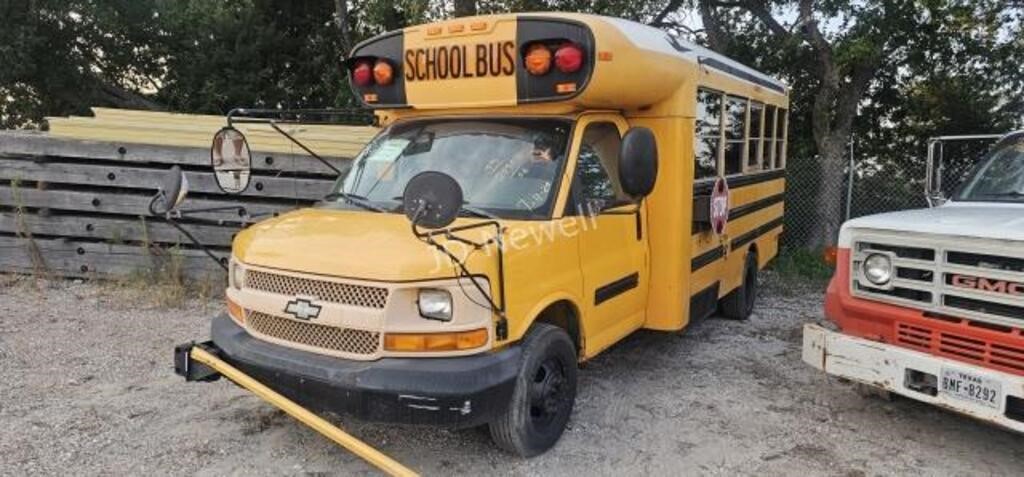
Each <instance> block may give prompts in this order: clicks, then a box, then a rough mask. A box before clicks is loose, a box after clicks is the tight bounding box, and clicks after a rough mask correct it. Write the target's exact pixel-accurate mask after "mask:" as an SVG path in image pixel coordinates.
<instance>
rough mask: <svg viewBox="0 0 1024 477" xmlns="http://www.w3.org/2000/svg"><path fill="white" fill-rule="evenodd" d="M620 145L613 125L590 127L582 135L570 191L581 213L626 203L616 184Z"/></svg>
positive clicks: (627, 200)
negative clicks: (574, 178) (574, 195)
mask: <svg viewBox="0 0 1024 477" xmlns="http://www.w3.org/2000/svg"><path fill="white" fill-rule="evenodd" d="M621 145H622V138H621V137H620V136H619V128H617V127H616V126H615V124H613V123H591V124H590V125H588V126H587V129H586V130H585V131H584V132H583V139H582V141H581V142H580V153H579V159H578V161H577V163H576V180H575V181H574V187H573V188H574V189H575V190H576V198H577V202H576V204H577V207H578V208H580V207H582V210H581V211H580V212H581V213H586V212H589V213H596V212H599V211H601V210H603V209H607V208H609V207H615V206H618V205H623V204H627V203H629V197H628V196H626V193H625V192H623V190H622V186H621V184H619V181H618V177H619V174H618V172H619V148H620V147H621Z"/></svg>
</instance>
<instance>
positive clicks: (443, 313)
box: [416, 288, 452, 321]
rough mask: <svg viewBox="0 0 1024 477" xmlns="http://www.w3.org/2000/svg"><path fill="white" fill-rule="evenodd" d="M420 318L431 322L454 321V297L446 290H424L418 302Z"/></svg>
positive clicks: (421, 291)
mask: <svg viewBox="0 0 1024 477" xmlns="http://www.w3.org/2000/svg"><path fill="white" fill-rule="evenodd" d="M416 303H417V305H419V307H420V316H422V317H424V318H429V319H431V320H440V321H452V295H451V294H450V293H448V292H447V291H445V290H436V289H430V288H424V289H422V290H420V297H419V299H418V300H417V301H416Z"/></svg>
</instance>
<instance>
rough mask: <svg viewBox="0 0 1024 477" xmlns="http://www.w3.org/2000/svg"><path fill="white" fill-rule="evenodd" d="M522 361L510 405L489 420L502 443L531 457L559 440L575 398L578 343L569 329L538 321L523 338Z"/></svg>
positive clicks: (502, 446) (508, 448) (495, 439)
mask: <svg viewBox="0 0 1024 477" xmlns="http://www.w3.org/2000/svg"><path fill="white" fill-rule="evenodd" d="M522 347H523V360H522V364H521V365H520V368H519V374H518V375H517V376H516V385H515V390H514V391H513V392H512V399H511V400H510V402H509V406H508V409H506V410H505V412H504V413H503V414H502V415H501V416H499V417H498V418H497V419H496V420H495V421H494V422H492V423H490V426H489V427H490V431H491V439H492V440H494V443H495V444H497V445H498V447H500V448H502V449H504V450H505V451H508V452H511V453H513V454H516V455H519V456H522V457H533V456H535V455H539V454H542V453H544V452H545V451H547V450H548V449H550V448H551V447H552V446H554V445H555V443H556V442H558V439H559V438H560V437H561V436H562V432H564V431H565V426H566V424H567V423H568V422H569V416H570V415H572V409H573V405H574V404H575V402H576V374H577V367H576V347H575V346H574V345H573V343H572V339H571V338H569V335H568V333H566V332H565V330H563V329H561V328H559V327H557V326H554V325H549V324H547V323H537V324H535V325H533V328H532V329H531V330H530V331H529V332H528V334H527V335H526V338H524V339H523V344H522Z"/></svg>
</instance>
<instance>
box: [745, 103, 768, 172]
mask: <svg viewBox="0 0 1024 477" xmlns="http://www.w3.org/2000/svg"><path fill="white" fill-rule="evenodd" d="M763 113H764V104H763V103H758V102H756V101H751V102H750V135H749V137H750V140H749V144H750V147H749V148H747V171H756V170H758V169H760V168H761V136H762V135H763V134H764V128H762V127H761V126H762V125H763V124H764V116H763Z"/></svg>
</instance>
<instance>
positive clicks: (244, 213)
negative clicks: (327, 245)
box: [0, 108, 376, 277]
mask: <svg viewBox="0 0 1024 477" xmlns="http://www.w3.org/2000/svg"><path fill="white" fill-rule="evenodd" d="M93 113H94V114H95V117H92V118H85V117H69V118H49V124H50V131H49V132H47V133H39V132H24V131H0V272H16V273H47V274H52V275H60V276H86V277H91V276H119V275H126V274H132V273H137V272H139V271H145V270H154V269H162V268H167V266H168V263H169V262H174V266H175V267H180V269H181V270H182V271H183V272H184V274H186V275H189V276H193V277H198V276H207V275H209V274H219V273H221V270H220V268H219V267H218V266H217V264H216V263H214V262H213V261H212V260H210V259H209V258H208V257H206V256H205V253H204V252H203V251H202V250H201V249H200V248H198V247H195V246H194V245H192V243H191V242H190V241H189V240H188V239H187V238H185V237H183V236H182V235H181V234H180V233H179V232H178V231H177V230H176V229H175V228H174V227H172V226H171V225H169V224H167V223H166V222H164V220H163V219H162V218H161V217H151V216H150V214H149V211H148V205H149V201H150V199H151V198H152V196H153V194H154V193H155V192H156V189H157V187H158V184H159V183H160V182H161V180H162V179H163V178H164V177H165V174H166V172H167V170H168V169H170V168H171V167H172V166H173V165H178V166H180V167H181V168H182V169H183V170H184V171H185V174H186V176H187V178H188V182H189V190H190V194H189V198H188V199H186V201H185V203H184V204H183V206H182V209H183V210H188V209H195V208H206V207H223V206H239V207H240V208H241V210H228V211H220V212H215V213H207V214H202V215H201V216H196V217H189V218H183V219H180V220H179V222H181V223H182V224H183V225H185V227H186V228H187V229H188V230H189V231H190V232H191V233H192V234H193V235H195V236H196V238H198V239H199V241H200V242H202V243H203V244H204V245H205V246H207V247H209V248H210V249H211V250H213V251H214V253H215V254H217V255H218V256H221V257H226V256H227V255H228V251H229V250H230V245H231V240H232V238H233V237H234V235H235V234H236V233H237V232H238V231H239V230H241V229H242V228H243V227H245V226H247V225H249V224H251V223H253V222H255V221H258V220H261V219H263V218H268V217H272V216H274V215H277V214H280V213H282V212H286V211H288V210H291V209H294V208H297V207H303V206H307V205H310V204H312V203H313V202H315V201H316V200H317V199H318V198H320V197H322V196H323V195H324V194H326V193H327V192H328V191H329V190H330V188H331V185H332V184H333V182H334V180H335V174H334V172H333V171H332V170H331V169H330V168H329V167H327V166H325V165H324V164H322V163H320V162H319V161H317V160H316V159H314V158H312V157H310V156H308V155H307V154H306V153H304V152H303V151H302V150H301V149H300V148H298V147H297V146H295V145H294V144H292V143H291V142H290V141H288V140H287V138H285V137H283V136H281V135H280V134H278V133H277V132H275V131H273V130H272V129H271V128H270V127H269V126H268V125H265V124H239V125H238V126H237V127H238V129H239V130H241V131H243V133H244V134H246V137H247V138H248V140H249V144H250V148H251V149H252V151H253V179H252V182H251V184H250V186H249V189H248V190H246V191H245V192H243V193H242V194H239V195H228V194H225V193H223V192H222V191H221V190H220V188H219V187H218V186H217V184H216V182H215V181H214V177H213V172H212V169H211V167H210V152H209V147H210V141H211V140H212V138H213V135H214V133H215V132H216V131H217V130H218V129H220V128H221V127H223V126H224V125H225V120H224V118H223V117H218V116H202V115H185V114H171V113H158V112H143V111H126V110H116V109H106V108H94V109H93ZM281 127H282V128H283V129H285V130H286V131H287V132H288V133H289V134H291V135H293V136H294V137H296V138H297V139H299V140H300V141H302V142H303V143H304V144H306V145H307V146H309V147H310V148H311V149H313V150H314V151H316V152H317V153H318V154H320V155H321V156H324V157H325V158H326V159H327V160H328V161H329V162H330V163H332V164H333V165H334V166H335V167H337V168H339V169H342V170H344V169H345V168H347V166H348V163H349V161H350V160H351V158H352V157H354V156H355V155H356V154H357V153H358V152H359V150H360V149H361V148H362V146H363V145H364V144H365V143H366V142H367V141H369V139H370V138H371V137H372V136H373V135H374V134H375V133H376V130H375V128H371V127H363V126H334V125H309V126H307V125H282V126H281Z"/></svg>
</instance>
